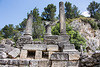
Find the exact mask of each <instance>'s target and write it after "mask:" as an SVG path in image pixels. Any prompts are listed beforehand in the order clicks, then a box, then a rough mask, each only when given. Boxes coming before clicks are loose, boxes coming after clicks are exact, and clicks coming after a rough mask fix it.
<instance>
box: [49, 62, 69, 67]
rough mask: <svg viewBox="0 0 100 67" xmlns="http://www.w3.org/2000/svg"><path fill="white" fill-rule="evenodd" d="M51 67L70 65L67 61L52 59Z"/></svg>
mask: <svg viewBox="0 0 100 67" xmlns="http://www.w3.org/2000/svg"><path fill="white" fill-rule="evenodd" d="M51 67H68V63H67V61H52V66H51Z"/></svg>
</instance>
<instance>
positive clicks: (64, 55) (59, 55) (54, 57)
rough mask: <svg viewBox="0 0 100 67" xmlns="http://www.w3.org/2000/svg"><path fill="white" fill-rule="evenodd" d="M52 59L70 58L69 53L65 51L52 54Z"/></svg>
mask: <svg viewBox="0 0 100 67" xmlns="http://www.w3.org/2000/svg"><path fill="white" fill-rule="evenodd" d="M50 59H51V60H60V61H61V60H68V54H67V53H63V52H56V53H53V54H52V55H51V58H50Z"/></svg>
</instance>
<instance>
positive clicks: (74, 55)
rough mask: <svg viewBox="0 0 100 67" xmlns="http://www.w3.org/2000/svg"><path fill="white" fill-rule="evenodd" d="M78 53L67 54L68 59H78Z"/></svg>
mask: <svg viewBox="0 0 100 67" xmlns="http://www.w3.org/2000/svg"><path fill="white" fill-rule="evenodd" d="M79 58H80V55H79V54H77V53H76V54H69V60H79Z"/></svg>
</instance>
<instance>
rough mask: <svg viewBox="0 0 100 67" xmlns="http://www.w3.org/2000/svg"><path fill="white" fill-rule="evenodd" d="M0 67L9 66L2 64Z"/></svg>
mask: <svg viewBox="0 0 100 67" xmlns="http://www.w3.org/2000/svg"><path fill="white" fill-rule="evenodd" d="M0 67H8V65H0Z"/></svg>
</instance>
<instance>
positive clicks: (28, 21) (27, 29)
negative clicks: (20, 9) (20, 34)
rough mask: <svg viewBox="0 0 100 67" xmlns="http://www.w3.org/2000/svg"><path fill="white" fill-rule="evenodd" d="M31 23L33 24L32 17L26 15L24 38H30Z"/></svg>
mask: <svg viewBox="0 0 100 67" xmlns="http://www.w3.org/2000/svg"><path fill="white" fill-rule="evenodd" d="M32 23H33V16H32V15H31V14H29V15H28V20H27V24H26V29H25V34H24V35H25V36H30V37H32Z"/></svg>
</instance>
